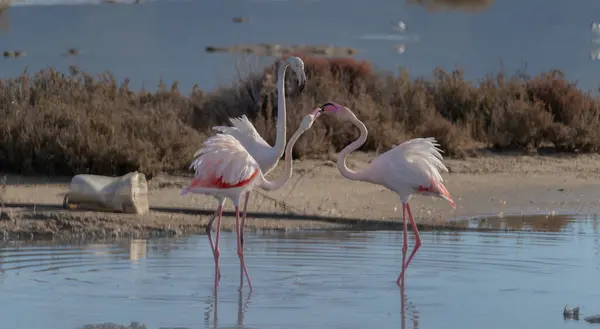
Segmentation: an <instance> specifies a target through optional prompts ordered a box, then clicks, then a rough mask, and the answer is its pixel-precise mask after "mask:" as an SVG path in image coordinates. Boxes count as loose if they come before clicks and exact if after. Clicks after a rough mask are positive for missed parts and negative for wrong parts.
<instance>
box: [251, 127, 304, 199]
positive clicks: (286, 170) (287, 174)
mask: <svg viewBox="0 0 600 329" xmlns="http://www.w3.org/2000/svg"><path fill="white" fill-rule="evenodd" d="M305 131H306V130H303V129H302V128H298V130H296V132H295V133H294V135H292V137H291V138H290V141H289V142H288V143H287V147H286V148H285V159H284V160H283V161H284V164H283V165H284V167H283V174H282V175H281V176H279V178H277V179H276V180H274V181H268V180H267V179H266V178H265V177H264V176H263V178H262V184H261V186H260V187H262V188H264V189H265V190H268V191H273V190H277V189H280V188H282V187H283V186H284V185H285V184H286V183H287V182H288V181H289V180H290V178H292V169H293V165H292V149H293V148H294V144H296V141H297V140H298V138H300V136H302V134H304V132H305Z"/></svg>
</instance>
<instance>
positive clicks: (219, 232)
mask: <svg viewBox="0 0 600 329" xmlns="http://www.w3.org/2000/svg"><path fill="white" fill-rule="evenodd" d="M217 212H218V213H219V217H217V236H216V238H215V250H214V252H213V254H214V256H215V287H216V286H217V285H218V284H219V279H220V274H221V271H219V256H220V255H221V252H220V250H219V240H220V238H221V219H222V217H223V206H222V205H219V208H218V209H217Z"/></svg>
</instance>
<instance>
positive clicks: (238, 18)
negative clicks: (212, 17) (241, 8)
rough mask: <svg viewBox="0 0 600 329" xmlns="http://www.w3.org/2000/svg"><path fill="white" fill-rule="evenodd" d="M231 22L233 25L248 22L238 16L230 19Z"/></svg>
mask: <svg viewBox="0 0 600 329" xmlns="http://www.w3.org/2000/svg"><path fill="white" fill-rule="evenodd" d="M232 21H233V22H234V23H246V22H248V19H247V18H245V17H239V16H238V17H234V18H233V19H232Z"/></svg>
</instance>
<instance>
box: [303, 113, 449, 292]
mask: <svg viewBox="0 0 600 329" xmlns="http://www.w3.org/2000/svg"><path fill="white" fill-rule="evenodd" d="M313 113H314V114H315V117H318V116H319V115H320V113H332V114H335V115H336V116H338V117H340V118H341V119H343V120H348V121H350V122H352V123H353V124H354V125H355V126H357V127H358V129H359V130H360V137H359V138H358V139H357V140H356V141H354V142H353V143H351V144H350V145H348V146H346V147H345V148H344V149H343V150H342V151H341V152H340V154H339V155H338V161H337V167H338V169H339V171H340V173H341V174H342V176H344V177H346V178H348V179H351V180H357V181H363V182H369V183H372V184H378V185H382V186H384V187H386V188H387V189H389V190H391V191H393V192H396V193H397V194H398V196H400V202H402V220H403V222H404V244H403V246H402V272H400V275H399V276H398V280H397V281H396V283H397V284H398V285H400V280H401V279H402V278H403V277H404V272H405V270H406V268H407V267H408V264H409V263H410V261H411V259H412V258H413V256H414V255H415V253H416V252H417V250H418V249H419V247H420V246H421V237H420V235H419V230H418V228H417V224H416V223H415V219H414V218H413V215H412V212H411V211H410V206H409V205H408V202H409V201H410V199H411V197H412V195H413V194H424V195H431V196H436V197H440V198H442V199H445V200H447V201H448V202H449V203H450V205H451V206H452V208H456V205H455V203H454V201H453V200H452V197H451V196H450V193H448V190H447V189H446V187H445V186H444V184H442V182H443V179H442V176H441V174H440V171H442V172H448V169H447V168H446V166H445V165H444V163H443V162H442V155H441V153H440V152H441V150H440V149H439V148H438V146H439V144H438V143H437V141H436V140H435V139H434V138H431V137H430V138H415V139H411V140H409V141H406V142H404V143H402V144H400V145H398V146H396V147H394V148H392V149H391V150H389V151H387V152H385V153H383V154H381V155H379V156H378V157H376V158H375V159H373V161H371V163H370V164H369V166H368V167H365V168H363V169H362V170H359V171H353V170H350V169H348V167H347V166H346V158H347V157H348V154H350V153H352V152H353V151H355V150H356V149H358V148H359V147H361V146H362V145H363V144H364V143H365V142H366V141H367V133H368V131H367V127H366V126H365V125H364V123H362V121H360V120H359V119H358V118H357V117H356V115H354V113H352V111H350V109H348V108H347V107H345V106H342V105H339V104H336V103H331V102H329V103H325V104H323V105H321V106H320V107H319V108H317V109H315V111H314V112H313ZM406 213H408V217H409V218H410V223H411V226H412V230H413V232H414V233H415V239H416V242H415V247H414V249H413V251H412V253H411V254H410V256H409V257H408V260H407V261H406V262H405V259H406V251H407V249H408V239H407V223H406Z"/></svg>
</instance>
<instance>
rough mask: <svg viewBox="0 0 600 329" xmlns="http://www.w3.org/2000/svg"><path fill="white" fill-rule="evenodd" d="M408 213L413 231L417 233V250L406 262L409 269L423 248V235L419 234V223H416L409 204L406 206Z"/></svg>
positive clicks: (414, 250)
mask: <svg viewBox="0 0 600 329" xmlns="http://www.w3.org/2000/svg"><path fill="white" fill-rule="evenodd" d="M406 211H407V212H408V217H409V218H410V225H411V226H412V230H413V232H415V240H416V241H415V248H414V249H413V251H412V253H411V254H410V256H408V261H407V262H406V267H408V264H409V263H410V260H411V259H412V258H413V256H414V255H415V254H416V253H417V250H419V248H420V247H421V235H420V234H419V229H418V228H417V223H416V222H415V219H414V217H413V215H412V211H410V206H409V205H408V203H407V204H406Z"/></svg>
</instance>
